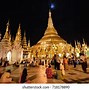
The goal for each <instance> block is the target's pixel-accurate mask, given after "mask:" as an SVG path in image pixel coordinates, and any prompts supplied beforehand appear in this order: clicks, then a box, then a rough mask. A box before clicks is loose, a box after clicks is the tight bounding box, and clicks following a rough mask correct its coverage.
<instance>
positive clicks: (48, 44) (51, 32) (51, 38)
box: [31, 12, 70, 58]
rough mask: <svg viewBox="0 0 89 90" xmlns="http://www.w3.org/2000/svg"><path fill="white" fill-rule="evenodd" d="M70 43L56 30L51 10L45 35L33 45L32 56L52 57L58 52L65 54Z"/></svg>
mask: <svg viewBox="0 0 89 90" xmlns="http://www.w3.org/2000/svg"><path fill="white" fill-rule="evenodd" d="M69 47H70V45H69V44H67V42H66V41H65V40H64V39H62V38H61V37H60V36H59V35H58V33H57V31H56V30H55V28H54V26H53V22H52V18H51V12H49V18H48V26H47V29H46V31H45V33H44V36H43V37H42V38H41V39H40V40H39V41H38V42H37V44H36V45H34V46H32V47H31V54H32V57H41V58H42V57H46V55H48V56H49V57H50V58H52V57H53V55H54V54H55V53H56V54H63V53H64V52H68V51H69V50H68V49H69Z"/></svg>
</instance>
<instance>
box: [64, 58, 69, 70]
mask: <svg viewBox="0 0 89 90" xmlns="http://www.w3.org/2000/svg"><path fill="white" fill-rule="evenodd" d="M63 65H64V69H65V70H68V59H67V57H66V56H64V57H63Z"/></svg>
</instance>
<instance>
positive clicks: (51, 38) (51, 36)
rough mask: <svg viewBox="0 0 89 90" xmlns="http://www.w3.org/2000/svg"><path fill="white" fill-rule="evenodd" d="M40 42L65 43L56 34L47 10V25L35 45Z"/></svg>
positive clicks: (48, 43)
mask: <svg viewBox="0 0 89 90" xmlns="http://www.w3.org/2000/svg"><path fill="white" fill-rule="evenodd" d="M42 43H46V44H47V45H50V44H60V43H65V44H66V43H67V42H66V41H65V40H63V39H62V38H61V37H60V36H59V35H58V33H57V31H56V30H55V28H54V26H53V23H52V18H51V12H49V19H48V27H47V29H46V31H45V33H44V36H43V37H42V38H41V39H40V40H39V41H38V43H37V44H36V45H41V44H42Z"/></svg>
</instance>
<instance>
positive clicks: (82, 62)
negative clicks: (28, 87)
mask: <svg viewBox="0 0 89 90" xmlns="http://www.w3.org/2000/svg"><path fill="white" fill-rule="evenodd" d="M80 59H81V66H82V70H83V71H84V73H86V72H87V58H86V56H85V55H84V54H82V55H81V57H80Z"/></svg>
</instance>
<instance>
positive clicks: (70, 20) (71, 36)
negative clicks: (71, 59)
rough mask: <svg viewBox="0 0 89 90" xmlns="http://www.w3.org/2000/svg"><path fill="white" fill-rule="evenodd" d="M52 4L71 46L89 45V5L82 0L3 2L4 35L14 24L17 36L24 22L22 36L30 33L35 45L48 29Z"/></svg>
mask: <svg viewBox="0 0 89 90" xmlns="http://www.w3.org/2000/svg"><path fill="white" fill-rule="evenodd" d="M50 2H51V3H53V4H54V5H55V8H54V9H51V12H52V19H53V23H54V27H55V29H56V30H57V32H58V34H59V35H60V36H61V37H62V38H63V39H64V40H67V42H68V43H71V44H72V45H74V40H78V41H80V42H81V43H82V39H83V38H84V39H85V41H86V42H87V43H88V44H89V14H88V12H89V3H88V2H86V0H85V1H83V2H82V0H0V32H1V33H2V36H3V35H4V33H5V30H6V23H7V22H8V20H9V22H10V30H11V34H12V35H13V36H15V34H16V32H17V29H18V25H19V23H21V29H22V35H23V32H24V31H26V33H27V40H28V39H30V41H31V45H34V44H36V43H37V42H38V41H39V40H40V39H41V37H42V36H43V35H44V32H45V30H46V28H47V22H48V14H49V6H50Z"/></svg>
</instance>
